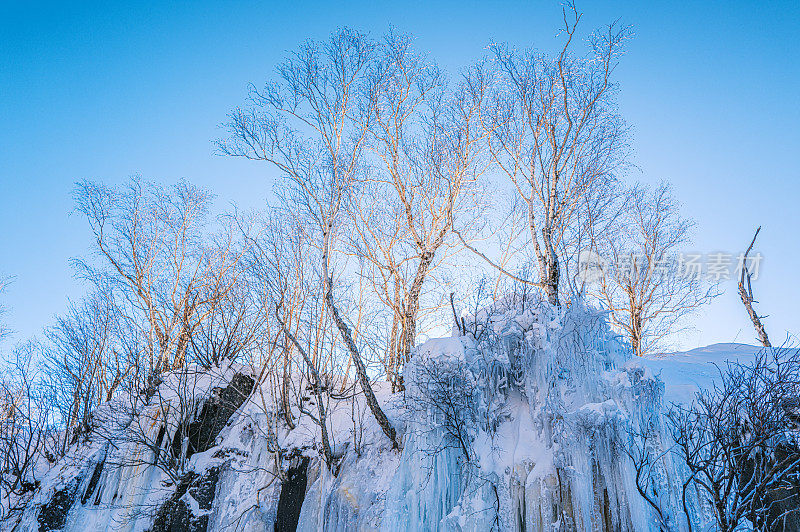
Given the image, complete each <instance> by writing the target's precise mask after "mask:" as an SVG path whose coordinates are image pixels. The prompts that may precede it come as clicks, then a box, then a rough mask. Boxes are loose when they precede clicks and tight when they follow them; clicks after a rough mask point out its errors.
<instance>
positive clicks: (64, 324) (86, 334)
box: [44, 289, 135, 454]
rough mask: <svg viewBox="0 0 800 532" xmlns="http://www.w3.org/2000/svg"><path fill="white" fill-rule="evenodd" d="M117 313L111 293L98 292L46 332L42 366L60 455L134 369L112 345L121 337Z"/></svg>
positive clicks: (118, 344) (131, 362)
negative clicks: (57, 424) (55, 413)
mask: <svg viewBox="0 0 800 532" xmlns="http://www.w3.org/2000/svg"><path fill="white" fill-rule="evenodd" d="M117 312H118V308H117V307H116V305H115V303H114V301H113V293H112V291H111V290H110V289H106V290H98V291H96V292H94V293H91V294H89V296H87V297H86V298H85V299H84V301H83V302H82V303H81V304H80V305H74V304H73V305H71V307H70V310H69V311H68V313H67V314H66V315H65V316H59V317H57V318H56V324H55V325H54V326H53V327H51V328H50V329H48V330H47V331H46V335H47V338H48V340H49V344H48V345H47V346H46V348H45V349H44V355H45V366H46V368H47V370H48V374H49V376H50V379H49V380H50V383H49V385H50V388H51V390H52V397H53V399H54V404H53V406H54V407H55V408H57V409H58V410H59V412H60V414H61V417H62V421H63V428H64V431H63V437H62V440H61V444H60V454H63V453H64V452H65V451H66V448H67V446H68V445H69V444H70V442H72V441H74V438H76V437H77V436H78V435H79V434H84V435H88V434H89V432H90V431H91V429H92V426H91V425H92V423H91V417H92V411H93V410H94V409H95V408H96V407H97V406H98V405H99V404H101V403H103V402H105V401H109V400H111V398H112V396H113V395H114V393H115V391H116V390H117V389H118V388H119V387H120V386H121V385H122V384H123V383H124V381H125V380H126V379H127V377H128V375H129V374H130V372H131V370H132V368H133V366H134V364H135V361H133V360H130V359H129V358H128V357H127V356H126V354H127V353H126V352H125V351H124V350H123V349H122V348H121V346H120V343H119V341H118V339H119V338H120V335H121V334H124V332H123V331H122V330H120V325H121V322H120V320H119V315H118V313H117Z"/></svg>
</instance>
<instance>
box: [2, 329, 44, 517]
mask: <svg viewBox="0 0 800 532" xmlns="http://www.w3.org/2000/svg"><path fill="white" fill-rule="evenodd" d="M36 349H37V345H36V344H34V343H32V342H27V343H24V344H22V345H19V346H17V347H16V348H15V349H14V352H13V354H12V356H11V357H10V358H9V359H8V360H5V361H4V371H3V374H2V377H0V521H5V522H10V521H7V520H12V519H14V518H18V517H21V514H22V511H23V510H24V509H25V507H26V505H27V504H28V503H29V501H30V497H31V496H32V494H33V492H34V490H35V489H36V488H37V487H38V483H39V478H38V473H39V472H40V471H43V470H44V469H43V468H42V466H43V465H45V464H48V463H53V462H55V459H56V453H55V445H54V444H53V440H54V438H53V434H54V432H55V430H54V419H53V418H54V416H53V414H54V411H53V408H52V407H51V402H50V400H49V396H48V394H47V388H46V386H45V385H44V382H43V380H42V377H43V374H42V372H41V371H40V370H39V369H37V366H38V361H37V360H36V357H35V352H36Z"/></svg>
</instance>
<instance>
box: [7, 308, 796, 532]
mask: <svg viewBox="0 0 800 532" xmlns="http://www.w3.org/2000/svg"><path fill="white" fill-rule="evenodd" d="M475 320H476V323H467V324H466V325H467V327H468V328H469V329H470V330H471V331H473V333H471V334H470V335H469V336H458V337H453V338H446V339H437V340H431V341H428V342H426V343H425V344H423V345H422V346H419V347H418V348H417V349H416V351H415V353H414V355H413V358H412V360H411V361H410V362H409V364H408V365H407V366H406V372H405V375H404V380H405V383H406V385H407V388H406V390H405V392H404V393H403V394H390V393H389V390H388V387H387V388H382V387H381V384H377V385H376V389H377V397H378V399H379V400H380V402H381V404H382V406H383V407H384V409H385V411H386V413H387V416H388V417H389V419H390V420H391V421H392V423H393V424H394V426H395V427H396V428H397V429H398V434H399V435H400V436H401V438H402V442H403V445H402V449H401V450H399V451H398V450H395V449H393V448H392V445H391V442H390V441H389V440H388V439H387V438H386V437H385V436H384V434H383V432H382V431H381V429H380V427H379V426H378V424H377V423H376V422H375V421H374V419H373V418H372V417H371V415H370V413H369V409H368V407H367V405H366V404H365V402H364V401H363V397H360V396H358V395H356V396H355V397H350V396H346V397H342V398H336V397H333V396H332V397H331V398H330V403H329V405H328V421H329V424H330V425H329V430H330V434H331V441H332V443H333V445H332V447H333V449H334V455H335V456H336V464H335V467H332V468H328V467H327V466H326V464H325V463H324V462H323V461H322V460H321V459H320V451H319V449H320V442H319V427H318V426H317V425H316V424H315V423H314V421H313V420H312V419H311V417H310V416H308V415H303V416H300V415H297V416H296V417H295V426H294V427H293V428H291V429H290V428H288V427H287V426H286V425H285V424H284V423H283V422H282V421H281V418H280V415H279V413H278V412H273V411H270V410H269V409H268V407H265V405H270V404H273V402H272V400H271V398H269V397H267V398H266V399H265V400H264V401H261V400H258V401H252V400H251V401H245V398H247V397H248V396H251V395H252V396H254V397H256V396H259V395H260V394H262V393H263V394H264V395H268V394H269V390H268V389H267V390H265V389H263V388H262V389H258V390H255V393H252V394H251V392H253V387H254V379H253V377H252V376H251V375H248V374H247V373H246V372H245V371H244V370H243V369H242V368H238V369H236V370H230V369H229V370H226V372H224V374H223V376H222V377H219V378H216V377H215V378H214V379H205V377H203V376H201V381H200V382H201V383H202V386H201V385H199V384H198V386H196V388H197V389H199V390H200V392H201V394H202V395H199V396H198V397H200V399H198V400H197V401H196V402H195V403H194V408H195V409H194V410H193V412H194V413H195V414H196V415H193V416H191V420H190V422H188V423H186V422H185V420H184V423H183V425H180V424H179V423H177V422H176V421H175V420H170V419H165V418H166V417H167V416H166V414H163V415H162V414H161V412H162V411H159V415H158V416H154V415H152V412H150V413H148V414H147V415H145V414H142V419H140V420H138V421H137V422H138V423H140V425H146V427H147V428H148V430H150V431H151V432H150V433H148V434H149V436H148V437H150V438H151V439H152V441H157V442H159V443H158V445H155V447H156V449H155V450H154V449H152V447H148V446H144V445H139V444H131V443H130V442H125V443H124V445H123V444H121V443H120V442H119V441H112V442H110V443H109V442H108V441H105V443H91V444H87V445H88V447H85V448H83V447H79V446H78V447H76V448H75V449H74V452H75V453H76V454H75V455H74V456H71V457H70V459H71V462H65V464H62V465H59V466H58V468H53V472H52V474H50V473H49V474H48V475H50V476H48V477H47V478H45V479H43V481H42V488H40V491H39V498H38V499H36V500H35V501H34V504H32V505H31V508H30V509H28V510H26V513H25V516H24V518H23V520H22V522H21V526H19V527H18V528H17V530H20V531H33V530H37V529H38V530H42V531H49V530H63V531H65V532H73V531H75V532H78V531H79V532H85V531H88V532H100V531H104V530H109V529H112V528H113V529H114V530H120V531H131V532H134V531H135V532H144V531H150V532H208V531H214V532H216V531H220V532H222V531H228V530H231V531H234V530H235V531H237V532H238V531H241V532H256V531H259V532H260V531H264V530H275V531H280V532H283V531H291V530H303V531H315V532H316V531H329V532H335V531H348V532H349V531H374V530H382V531H384V532H397V531H408V532H412V531H419V530H438V531H458V532H469V531H474V532H478V531H485V530H503V531H506V530H507V531H513V532H521V531H525V532H531V531H534V532H552V531H554V530H558V531H559V532H573V531H574V532H578V531H581V532H582V531H591V532H627V531H637V532H662V531H664V530H668V531H669V532H679V531H682V530H686V529H688V527H687V526H686V519H685V517H684V509H683V507H682V500H681V486H682V485H683V482H684V481H685V479H686V471H684V469H682V464H681V462H680V461H679V460H678V459H676V458H674V457H673V456H672V455H671V454H669V453H662V451H663V450H664V449H666V448H668V446H669V440H668V437H669V434H668V431H666V430H665V428H664V424H663V418H662V416H661V413H662V411H663V402H664V397H665V395H664V394H665V386H664V384H663V382H661V380H660V379H659V378H658V377H657V376H656V375H655V374H654V372H653V371H652V369H651V368H650V367H649V366H647V365H644V364H642V363H640V362H639V361H638V360H633V359H631V358H630V356H629V355H628V354H627V352H626V350H625V346H622V345H620V344H619V342H618V341H617V340H616V339H615V337H614V335H613V334H612V332H611V331H610V330H609V329H608V327H607V326H606V325H605V323H604V321H603V319H602V316H601V315H600V314H599V313H592V312H590V311H589V310H587V309H585V308H581V307H580V306H579V305H577V304H573V306H572V307H571V308H570V309H562V310H560V311H559V312H558V313H555V312H554V311H553V309H550V308H547V307H537V306H530V307H528V306H525V305H519V303H518V302H513V301H512V302H511V303H510V304H508V305H506V306H502V305H499V304H498V305H496V307H495V308H492V309H490V311H487V312H486V314H485V315H482V316H479V317H477V318H475ZM478 320H480V323H478ZM708 367H709V368H711V370H712V371H716V369H715V366H714V365H713V364H708ZM681 371H683V370H681ZM703 371H705V370H703ZM204 386H205V388H203V387H204ZM304 408H306V409H308V408H309V406H308V403H305V406H304ZM312 410H313V409H312ZM297 411H299V408H298V409H297ZM159 416H160V417H159ZM644 422H647V423H650V425H648V427H649V428H650V429H651V430H652V431H653V432H654V433H655V434H656V436H657V437H656V438H655V439H654V440H653V441H652V443H651V444H652V445H653V449H652V452H653V453H656V454H658V455H659V456H662V454H663V460H662V461H660V462H659V463H658V465H657V466H656V469H655V471H654V474H653V479H654V481H653V482H654V484H653V496H652V497H653V499H654V500H655V501H656V502H657V503H658V505H659V506H660V507H661V509H662V510H663V512H664V515H665V516H666V522H665V523H659V522H658V521H657V520H656V515H655V512H654V510H653V509H652V508H651V507H650V506H649V505H648V504H647V503H646V502H645V501H644V499H643V498H642V497H641V496H640V494H639V492H638V489H637V485H636V472H635V470H634V468H633V467H632V463H631V459H630V456H629V455H628V454H627V453H626V450H629V449H630V448H631V447H630V445H631V438H632V437H633V436H632V434H633V432H632V431H631V428H632V427H633V428H641V427H642V425H641V424H642V423H644ZM120 434H122V433H120ZM126 445H127V446H126ZM782 452H785V453H790V454H791V453H796V452H797V450H796V449H795V448H791V449H783V451H782ZM158 453H164V454H163V455H159V454H158ZM181 454H183V458H185V462H184V468H185V469H184V471H185V472H184V473H183V474H182V476H180V478H179V479H178V480H177V481H176V480H175V474H174V473H173V474H172V475H167V474H164V472H163V470H162V469H161V468H159V467H156V466H154V465H153V463H154V461H155V460H157V458H158V456H162V457H163V456H170V455H171V456H173V457H177V456H181ZM120 456H124V457H126V458H128V457H130V456H133V457H134V458H135V460H132V461H128V462H126V463H125V464H124V465H120ZM332 471H336V474H334V473H333V472H332ZM799 493H800V488H798V487H797V486H794V487H792V486H787V487H786V488H785V489H784V490H783V491H781V492H780V493H778V495H779V496H780V497H781V501H780V504H776V505H774V506H773V509H774V511H775V514H774V515H773V514H770V515H768V516H766V517H765V519H767V520H769V521H770V522H776V520H777V519H779V518H780V519H785V524H786V526H785V528H784V529H785V530H793V529H799V530H800V526H798V522H797V518H798V516H800V512H798V511H793V510H796V509H797V508H800V504H798V498H799V497H800V496H799V495H798V494H799ZM686 510H687V512H688V513H689V515H690V517H691V519H692V523H693V525H694V526H693V529H694V530H708V529H710V528H711V523H712V519H713V516H712V515H711V514H710V513H709V512H710V507H709V506H708V505H707V504H705V503H704V502H703V501H702V500H701V499H700V498H699V495H698V494H697V493H689V494H688V496H687V509H686ZM779 514H780V515H779ZM793 527H794V528H793ZM0 528H2V527H0Z"/></svg>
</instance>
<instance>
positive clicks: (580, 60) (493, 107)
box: [483, 6, 629, 306]
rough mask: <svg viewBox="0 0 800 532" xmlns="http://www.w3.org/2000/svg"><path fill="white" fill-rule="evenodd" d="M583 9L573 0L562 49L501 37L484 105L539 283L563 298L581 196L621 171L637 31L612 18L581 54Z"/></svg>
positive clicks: (555, 297) (567, 11)
mask: <svg viewBox="0 0 800 532" xmlns="http://www.w3.org/2000/svg"><path fill="white" fill-rule="evenodd" d="M580 18H581V16H580V14H578V12H577V11H576V10H575V9H574V7H573V6H568V7H567V8H565V9H564V27H563V29H562V35H563V40H564V44H563V46H562V48H561V50H560V52H559V53H558V54H557V55H556V56H555V57H554V58H553V57H550V56H548V55H546V54H544V53H538V52H535V51H526V52H517V51H514V50H512V49H510V48H509V47H508V46H504V45H493V46H492V47H491V50H492V52H493V59H494V61H493V63H492V68H493V69H494V72H493V76H492V80H493V81H492V83H493V97H492V98H491V99H489V100H488V103H489V104H488V106H487V107H486V110H485V112H484V114H483V120H484V128H485V129H486V130H487V131H489V132H491V142H490V150H491V154H492V156H493V159H494V161H495V163H496V165H497V168H498V169H499V172H500V174H501V175H504V176H505V177H506V178H507V179H508V180H509V182H510V183H511V185H512V187H513V189H514V190H515V191H516V193H517V194H518V196H519V198H520V199H521V200H522V201H521V202H520V204H521V205H522V206H523V208H524V209H525V211H526V212H525V214H526V218H527V225H528V233H529V245H530V247H531V248H532V249H533V255H534V257H535V261H536V264H537V268H538V277H539V279H538V283H537V284H538V285H539V286H540V287H541V289H542V291H543V292H544V294H545V296H546V297H547V299H548V301H549V302H550V303H551V304H553V305H556V306H558V305H559V304H560V300H559V286H560V282H561V272H562V262H563V259H562V258H561V257H559V248H560V246H561V245H562V242H563V239H564V236H565V234H566V231H567V229H568V228H569V227H570V225H571V224H573V223H574V219H575V215H576V212H578V210H579V209H580V208H581V206H582V199H583V198H584V197H585V196H586V195H587V194H589V193H590V191H592V190H594V189H596V188H598V187H603V188H604V187H606V186H607V183H608V182H609V181H613V180H615V179H616V171H617V170H618V169H619V168H620V167H621V165H622V164H623V163H624V158H625V126H624V124H623V122H622V120H621V118H620V117H619V115H618V114H617V111H616V106H615V100H614V95H615V92H616V86H615V84H614V83H613V79H612V74H613V71H614V68H615V66H616V61H617V57H618V56H619V54H620V53H621V51H622V44H623V42H624V41H625V39H626V37H627V36H628V34H629V31H628V29H627V28H617V27H616V26H615V25H613V24H612V25H610V26H609V27H608V28H607V30H606V31H605V32H604V33H595V34H593V35H592V37H591V40H590V43H591V49H590V51H589V53H588V54H587V55H586V56H576V55H574V54H573V51H572V48H573V44H574V41H575V40H576V29H577V27H578V23H579V21H580Z"/></svg>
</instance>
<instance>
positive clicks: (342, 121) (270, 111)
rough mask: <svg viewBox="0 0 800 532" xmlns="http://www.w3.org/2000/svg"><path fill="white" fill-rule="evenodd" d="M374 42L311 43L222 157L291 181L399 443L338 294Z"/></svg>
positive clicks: (346, 33) (338, 316) (342, 37)
mask: <svg viewBox="0 0 800 532" xmlns="http://www.w3.org/2000/svg"><path fill="white" fill-rule="evenodd" d="M374 68H375V44H374V42H372V41H371V40H369V39H368V38H366V37H365V36H364V35H362V34H359V33H357V32H354V31H352V30H349V29H342V30H339V31H337V32H335V33H334V34H333V35H332V36H331V38H330V39H329V40H327V41H324V42H314V41H308V42H306V43H304V44H303V45H302V46H301V47H300V49H299V50H298V51H297V52H295V53H294V54H293V55H292V56H291V57H290V58H289V59H287V60H286V61H284V62H283V63H282V64H281V66H280V67H279V68H278V77H279V81H278V82H276V83H271V84H268V85H267V86H266V87H265V88H264V89H261V90H259V89H255V88H253V90H252V91H251V97H250V104H251V105H250V106H249V107H248V108H239V109H236V110H235V111H234V112H233V113H232V115H231V120H230V122H229V123H228V130H229V133H230V136H229V138H228V139H227V140H223V141H220V142H219V143H218V147H219V149H220V151H221V152H222V153H223V154H227V155H232V156H240V157H246V158H250V159H254V160H262V161H266V162H269V163H271V164H272V165H273V166H274V167H275V168H277V169H278V170H279V171H280V172H281V174H282V175H283V176H284V177H285V178H287V183H286V184H287V188H286V197H287V199H288V201H289V204H290V205H291V207H290V209H291V210H292V211H294V212H296V213H297V214H298V215H299V216H302V217H303V218H304V220H305V222H306V224H307V226H308V228H309V229H308V231H309V236H310V238H311V239H312V241H314V242H316V243H317V246H318V248H319V250H320V270H321V271H320V272H319V273H320V282H321V283H322V286H323V293H324V301H325V303H326V305H327V308H328V310H329V312H330V315H331V317H332V318H333V321H334V323H335V325H336V328H337V329H338V331H339V334H340V336H341V338H342V341H343V342H344V344H345V346H346V348H347V350H348V352H349V354H350V357H351V359H352V361H353V364H354V365H355V369H356V374H357V376H358V380H359V383H360V385H361V388H362V391H363V392H364V395H365V396H366V400H367V403H368V405H369V406H370V409H371V411H372V414H373V415H374V416H375V418H376V420H377V422H378V424H379V425H380V426H381V428H382V429H383V431H384V433H385V434H386V436H387V437H388V438H389V439H390V440H391V441H392V443H393V444H394V445H395V446H397V437H396V433H395V429H394V427H393V426H392V425H391V423H390V422H389V420H388V418H387V417H386V415H385V413H384V412H383V410H382V409H381V407H380V405H379V403H378V401H377V399H376V397H375V394H374V391H373V389H372V385H371V384H370V380H369V377H368V375H367V369H366V366H365V364H364V361H363V358H362V357H361V353H360V351H359V348H358V346H357V344H356V342H355V340H354V337H353V332H352V330H351V328H350V326H349V325H348V324H347V321H346V318H345V316H344V315H343V313H342V312H341V311H340V308H339V305H338V303H337V300H336V297H335V294H334V271H333V269H334V266H335V264H334V262H335V259H336V257H335V256H334V255H335V254H336V253H337V247H336V246H337V242H338V240H337V230H338V229H340V228H341V225H342V224H343V223H344V214H345V212H346V211H345V209H346V207H347V205H348V203H349V202H350V201H351V200H352V196H353V193H354V189H355V187H356V186H357V181H358V178H359V176H360V175H361V173H362V172H363V171H364V160H363V153H364V149H365V145H366V143H367V141H368V131H369V112H370V106H369V101H370V98H371V96H370V92H369V91H370V85H369V83H368V82H367V81H368V79H369V73H370V71H371V70H372V69H374Z"/></svg>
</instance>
